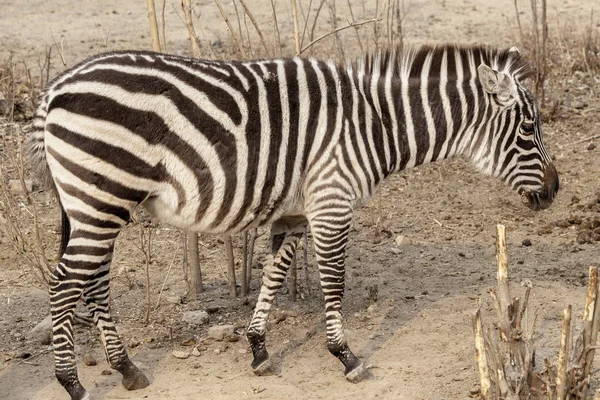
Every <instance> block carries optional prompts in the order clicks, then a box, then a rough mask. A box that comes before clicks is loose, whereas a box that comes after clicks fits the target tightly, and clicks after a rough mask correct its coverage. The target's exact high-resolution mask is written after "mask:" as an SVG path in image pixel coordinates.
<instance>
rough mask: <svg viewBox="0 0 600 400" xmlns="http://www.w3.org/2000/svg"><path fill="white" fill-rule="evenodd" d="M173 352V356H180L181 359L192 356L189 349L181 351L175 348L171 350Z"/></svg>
mask: <svg viewBox="0 0 600 400" xmlns="http://www.w3.org/2000/svg"><path fill="white" fill-rule="evenodd" d="M171 354H173V357H175V358H179V359H181V360H185V359H186V358H188V357H189V356H190V353H188V352H187V351H180V350H173V351H172V352H171Z"/></svg>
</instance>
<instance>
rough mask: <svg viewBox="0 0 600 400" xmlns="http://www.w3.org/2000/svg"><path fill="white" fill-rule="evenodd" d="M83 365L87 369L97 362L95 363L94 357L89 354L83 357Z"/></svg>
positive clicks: (96, 362)
mask: <svg viewBox="0 0 600 400" xmlns="http://www.w3.org/2000/svg"><path fill="white" fill-rule="evenodd" d="M83 363H84V364H85V365H87V366H88V367H93V366H94V365H97V364H98V361H96V359H95V358H94V356H92V355H91V354H86V355H85V356H83Z"/></svg>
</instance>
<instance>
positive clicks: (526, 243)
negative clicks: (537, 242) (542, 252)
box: [523, 239, 531, 247]
mask: <svg viewBox="0 0 600 400" xmlns="http://www.w3.org/2000/svg"><path fill="white" fill-rule="evenodd" d="M523 246H525V247H529V246H531V240H529V239H523Z"/></svg>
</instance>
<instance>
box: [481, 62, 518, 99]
mask: <svg viewBox="0 0 600 400" xmlns="http://www.w3.org/2000/svg"><path fill="white" fill-rule="evenodd" d="M477 73H478V75H479V82H481V86H482V87H483V90H485V91H486V92H488V93H489V94H493V95H496V97H497V98H498V100H499V101H501V102H506V101H508V100H510V97H511V89H510V77H509V76H508V75H507V74H505V73H502V72H498V71H496V70H493V69H492V68H490V67H488V66H487V65H485V64H481V65H480V66H479V67H478V68H477Z"/></svg>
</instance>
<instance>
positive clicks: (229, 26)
mask: <svg viewBox="0 0 600 400" xmlns="http://www.w3.org/2000/svg"><path fill="white" fill-rule="evenodd" d="M214 2H215V4H216V5H217V8H218V9H219V12H220V13H221V17H222V18H223V21H225V24H227V29H228V30H229V34H230V35H231V38H232V39H233V42H234V43H235V45H236V47H237V49H238V51H239V52H240V55H241V56H242V58H243V59H246V58H247V57H246V52H245V51H244V47H243V46H242V44H241V43H240V41H239V40H238V38H237V36H236V35H235V33H234V30H233V27H232V26H231V23H230V22H229V18H227V14H225V11H224V10H223V7H221V3H220V2H219V0H214ZM240 35H241V31H240Z"/></svg>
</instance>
